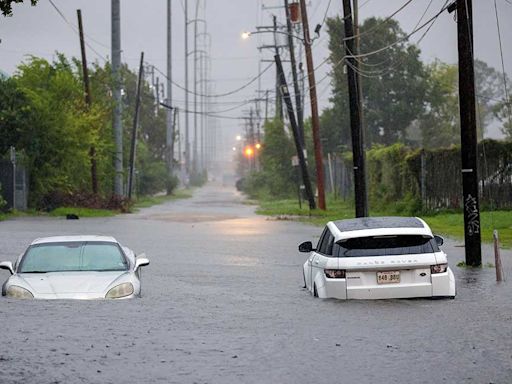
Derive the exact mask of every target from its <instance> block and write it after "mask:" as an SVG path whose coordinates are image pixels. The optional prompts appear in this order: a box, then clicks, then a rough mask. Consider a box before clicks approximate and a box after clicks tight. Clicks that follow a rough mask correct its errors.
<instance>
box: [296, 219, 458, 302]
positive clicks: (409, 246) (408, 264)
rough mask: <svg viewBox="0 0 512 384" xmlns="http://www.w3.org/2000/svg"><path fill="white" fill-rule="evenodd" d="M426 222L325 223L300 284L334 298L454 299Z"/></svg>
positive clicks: (306, 246)
mask: <svg viewBox="0 0 512 384" xmlns="http://www.w3.org/2000/svg"><path fill="white" fill-rule="evenodd" d="M442 244H443V239H442V238H441V237H440V236H434V235H433V234H432V231H431V230H430V228H429V226H428V225H427V223H425V222H424V221H423V220H422V219H419V218H417V217H365V218H357V219H349V220H339V221H330V222H328V223H327V225H326V227H325V229H324V231H323V233H322V235H321V236H320V240H319V241H318V245H317V247H316V248H313V245H312V243H311V242H310V241H306V242H304V243H302V244H300V245H299V251H300V252H306V253H309V257H308V259H307V260H306V262H305V263H304V268H303V273H304V285H305V287H306V288H307V289H308V290H309V291H310V292H311V293H312V294H313V295H314V296H315V297H321V298H337V299H393V298H412V297H451V298H454V297H455V294H456V290H455V278H454V276H453V272H452V271H451V269H450V268H449V267H448V261H447V257H446V254H445V253H444V252H443V251H442V250H440V249H439V246H440V245H442Z"/></svg>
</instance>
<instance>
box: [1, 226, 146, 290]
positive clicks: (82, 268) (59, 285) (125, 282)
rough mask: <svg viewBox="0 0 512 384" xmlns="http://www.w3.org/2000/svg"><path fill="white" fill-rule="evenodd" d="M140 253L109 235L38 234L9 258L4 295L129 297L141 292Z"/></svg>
mask: <svg viewBox="0 0 512 384" xmlns="http://www.w3.org/2000/svg"><path fill="white" fill-rule="evenodd" d="M146 265H149V260H148V259H147V258H146V256H145V255H144V254H140V255H139V256H135V253H134V252H133V251H132V250H131V249H129V248H126V247H123V246H121V244H119V242H118V241H117V240H116V239H114V238H113V237H108V236H55V237H45V238H41V239H36V240H34V241H33V242H32V244H30V246H29V247H28V248H27V250H26V251H25V252H24V253H23V254H22V255H20V256H19V257H18V259H17V260H16V262H15V263H14V264H13V263H12V262H10V261H4V262H1V263H0V268H1V269H7V270H9V271H10V272H11V276H10V277H9V278H8V279H7V281H6V282H5V283H4V284H3V286H2V296H7V297H12V298H18V299H121V298H123V299H127V298H131V297H135V296H140V292H141V284H140V276H141V274H140V268H141V267H143V266H146Z"/></svg>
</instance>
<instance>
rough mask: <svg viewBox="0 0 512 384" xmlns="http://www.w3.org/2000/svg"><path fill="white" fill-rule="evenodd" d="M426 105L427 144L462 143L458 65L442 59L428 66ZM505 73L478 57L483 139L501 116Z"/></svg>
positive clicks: (424, 134)
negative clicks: (488, 128) (491, 124)
mask: <svg viewBox="0 0 512 384" xmlns="http://www.w3.org/2000/svg"><path fill="white" fill-rule="evenodd" d="M426 73H427V77H426V79H427V81H426V83H427V90H426V93H425V101H426V108H425V112H424V114H423V115H422V117H421V119H420V130H421V135H422V140H423V146H424V147H426V148H438V147H448V146H450V145H453V144H459V143H460V122H459V89H458V67H457V65H451V64H445V63H442V62H440V61H435V62H434V63H432V64H430V65H428V66H427V67H426ZM502 79H503V77H502V74H501V73H499V72H498V71H497V70H496V69H494V68H492V67H490V66H489V65H487V64H486V63H485V62H483V61H481V60H478V59H476V60H475V91H476V102H477V103H476V118H477V132H478V138H479V140H482V139H483V137H484V134H485V131H486V129H487V126H488V125H489V124H490V123H491V122H492V121H493V119H494V118H498V119H499V118H500V116H501V115H500V113H499V112H498V111H499V110H500V109H501V105H502V104H500V100H502V99H503V93H504V92H503V85H502Z"/></svg>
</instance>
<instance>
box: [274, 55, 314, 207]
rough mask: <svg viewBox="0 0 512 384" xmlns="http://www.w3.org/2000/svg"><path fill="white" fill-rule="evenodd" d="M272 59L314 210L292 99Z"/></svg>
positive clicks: (278, 57) (305, 185) (277, 62)
mask: <svg viewBox="0 0 512 384" xmlns="http://www.w3.org/2000/svg"><path fill="white" fill-rule="evenodd" d="M274 59H275V61H276V67H277V73H278V75H279V91H280V93H281V95H282V96H283V100H284V102H285V104H286V110H287V111H288V119H289V120H290V126H291V127H292V133H293V141H294V142H295V148H296V149H297V157H298V159H299V166H300V169H301V173H302V181H303V182H304V187H305V188H306V195H307V197H308V201H309V209H315V208H316V204H315V196H314V195H313V190H312V188H311V180H310V179H309V172H308V167H307V164H306V158H305V156H304V147H303V146H302V143H301V141H300V133H299V127H298V126H297V120H296V119H295V112H294V111H293V104H292V99H291V96H290V91H289V90H288V85H287V83H286V77H285V75H284V70H283V64H282V63H281V57H280V56H279V55H275V56H274Z"/></svg>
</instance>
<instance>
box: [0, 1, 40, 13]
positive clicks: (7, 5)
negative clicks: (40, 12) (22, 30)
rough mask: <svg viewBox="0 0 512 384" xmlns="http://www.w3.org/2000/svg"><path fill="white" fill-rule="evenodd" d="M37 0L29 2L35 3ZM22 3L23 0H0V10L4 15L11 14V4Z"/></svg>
mask: <svg viewBox="0 0 512 384" xmlns="http://www.w3.org/2000/svg"><path fill="white" fill-rule="evenodd" d="M37 2H38V0H30V4H32V5H36V4H37ZM16 3H23V0H0V11H2V15H4V16H12V5H13V4H16Z"/></svg>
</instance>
